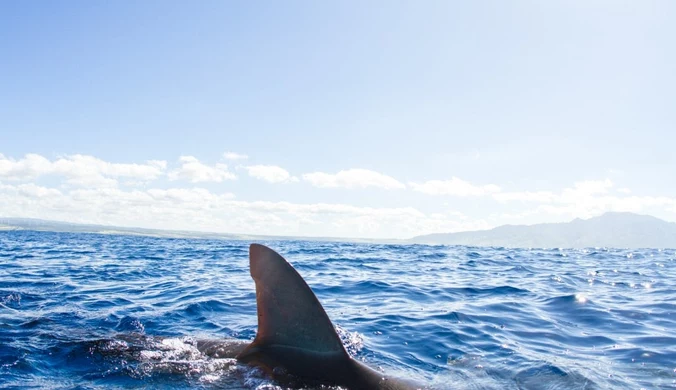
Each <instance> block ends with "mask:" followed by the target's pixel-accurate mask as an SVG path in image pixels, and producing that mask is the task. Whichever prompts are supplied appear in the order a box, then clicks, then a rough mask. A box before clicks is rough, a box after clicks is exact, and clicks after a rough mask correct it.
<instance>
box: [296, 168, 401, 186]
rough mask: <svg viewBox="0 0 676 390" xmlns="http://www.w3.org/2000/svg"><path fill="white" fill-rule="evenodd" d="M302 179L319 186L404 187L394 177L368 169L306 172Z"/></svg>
mask: <svg viewBox="0 0 676 390" xmlns="http://www.w3.org/2000/svg"><path fill="white" fill-rule="evenodd" d="M303 180H305V181H307V182H309V183H310V184H312V185H313V186H315V187H320V188H366V187H377V188H384V189H387V190H391V189H400V188H405V187H406V186H405V185H404V184H403V183H401V182H399V181H397V180H396V179H394V178H392V177H390V176H387V175H383V174H382V173H378V172H374V171H371V170H368V169H348V170H344V171H340V172H338V173H336V174H329V173H324V172H313V173H306V174H304V175H303Z"/></svg>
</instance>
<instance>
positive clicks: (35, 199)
mask: <svg viewBox="0 0 676 390" xmlns="http://www.w3.org/2000/svg"><path fill="white" fill-rule="evenodd" d="M233 198H234V195H232V194H230V193H225V194H217V193H213V192H210V191H208V190H206V189H203V188H191V189H184V188H171V189H148V190H138V189H131V190H124V189H120V188H86V189H85V188H71V189H67V190H66V191H65V192H61V191H59V190H56V189H50V188H46V187H40V186H36V185H33V184H20V185H4V184H0V215H1V216H21V217H35V218H43V219H55V220H63V221H67V222H81V223H97V224H105V225H117V226H139V227H148V228H157V229H176V230H196V231H214V232H237V233H249V234H277V235H280V234H281V235H307V236H343V237H355V236H361V237H381V238H392V237H400V238H405V237H410V236H412V235H415V234H420V233H431V232H439V231H458V230H464V229H469V228H480V227H485V222H483V221H481V220H474V219H473V220H471V221H470V222H468V221H466V220H465V219H464V218H460V217H459V216H458V215H456V214H442V213H433V214H425V213H423V212H421V211H419V210H417V209H415V208H412V207H358V206H353V205H347V204H332V203H293V202H283V201H278V202H270V201H241V200H235V199H233Z"/></svg>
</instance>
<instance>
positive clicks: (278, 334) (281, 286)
mask: <svg viewBox="0 0 676 390" xmlns="http://www.w3.org/2000/svg"><path fill="white" fill-rule="evenodd" d="M249 262H250V271H251V277H252V278H253V279H254V281H255V282H256V303H257V305H258V333H257V334H256V339H255V340H254V342H253V343H252V346H257V347H264V346H270V345H275V346H285V347H292V348H297V349H302V350H306V351H311V352H315V353H320V354H335V355H339V356H341V355H342V356H345V357H346V358H347V357H348V355H347V352H346V351H345V348H344V347H343V344H342V342H341V341H340V338H339V337H338V335H337V334H336V331H335V329H334V327H333V324H332V323H331V320H330V319H329V317H328V316H327V315H326V312H325V311H324V308H323V307H322V305H321V304H320V303H319V300H318V299H317V297H316V296H315V294H314V293H313V292H312V290H311V289H310V287H309V286H308V285H307V284H306V283H305V281H304V280H303V278H302V277H301V276H300V275H299V274H298V272H296V270H295V269H294V268H293V267H292V266H291V265H290V264H289V263H288V262H287V261H286V260H285V259H284V258H283V257H282V256H280V255H279V254H278V253H277V252H275V251H273V250H272V249H270V248H268V247H265V246H263V245H258V244H252V245H251V247H250V248H249Z"/></svg>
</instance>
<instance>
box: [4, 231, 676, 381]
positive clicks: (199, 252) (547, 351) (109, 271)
mask: <svg viewBox="0 0 676 390" xmlns="http://www.w3.org/2000/svg"><path fill="white" fill-rule="evenodd" d="M248 244H249V243H248V242H243V241H218V240H192V239H166V238H151V237H135V236H117V235H97V234H71V233H49V232H31V231H12V232H0V387H2V388H77V389H95V388H174V389H183V388H205V389H212V388H219V389H256V388H258V389H263V388H265V389H268V388H275V387H274V383H272V382H270V381H269V380H267V379H266V378H265V377H264V376H263V375H262V374H261V373H260V372H258V371H257V370H255V369H251V368H248V367H244V366H241V365H239V364H237V363H236V362H234V361H232V360H230V359H212V358H209V357H207V356H204V355H202V354H201V353H200V352H199V351H197V350H196V349H195V347H194V340H196V339H200V338H237V339H243V340H249V339H252V338H253V336H254V335H255V332H256V303H255V290H254V283H253V281H252V280H251V278H250V275H249V270H248ZM263 244H266V245H268V246H270V247H272V248H273V249H275V250H277V251H279V252H280V253H281V254H282V255H284V256H285V257H286V258H287V259H288V260H289V261H290V262H291V263H292V264H293V265H294V267H295V268H296V269H297V270H298V271H299V273H300V274H301V275H302V276H303V277H304V278H305V279H306V281H307V282H308V284H309V285H310V286H311V287H312V289H313V290H314V291H315V293H316V295H317V296H318V298H319V300H320V301H321V302H322V303H323V305H324V307H325V309H326V311H327V313H328V314H329V317H331V319H332V320H333V322H334V324H335V325H336V326H337V328H338V331H339V334H340V336H341V338H342V339H343V342H344V343H345V344H346V346H347V348H348V350H349V352H350V353H351V354H353V355H354V356H355V358H357V359H360V360H362V361H364V362H366V363H367V364H368V365H370V366H372V367H374V368H377V369H381V370H384V371H385V372H388V373H391V374H394V375H396V376H399V377H410V378H413V379H415V380H418V381H421V382H423V383H427V384H429V385H430V386H432V387H433V388H440V389H607V388H613V389H617V388H626V389H641V388H645V389H653V388H669V389H672V388H676V251H674V250H660V249H642V250H623V249H605V248H601V249H599V248H597V249H593V248H590V249H585V250H567V249H563V250H559V249H504V248H475V247H463V246H425V245H374V244H353V243H335V242H307V241H271V242H263Z"/></svg>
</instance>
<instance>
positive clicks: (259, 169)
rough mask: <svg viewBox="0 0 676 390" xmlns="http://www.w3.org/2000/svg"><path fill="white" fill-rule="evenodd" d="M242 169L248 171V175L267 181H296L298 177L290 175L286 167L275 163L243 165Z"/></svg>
mask: <svg viewBox="0 0 676 390" xmlns="http://www.w3.org/2000/svg"><path fill="white" fill-rule="evenodd" d="M244 169H246V170H247V171H248V172H249V176H251V177H255V178H256V179H260V180H264V181H267V182H268V183H283V182H291V181H298V178H296V177H291V175H290V174H289V172H288V171H287V170H286V169H284V168H281V167H278V166H275V165H250V166H247V167H244Z"/></svg>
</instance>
